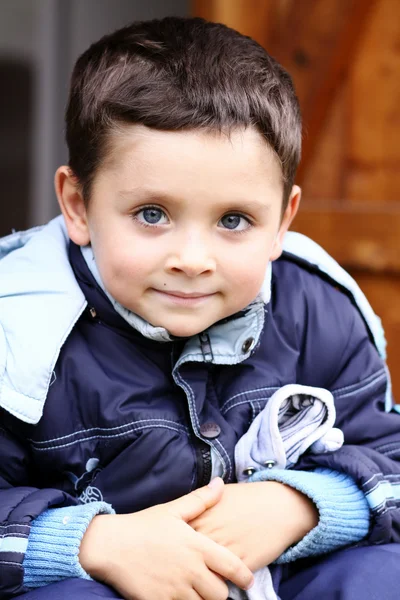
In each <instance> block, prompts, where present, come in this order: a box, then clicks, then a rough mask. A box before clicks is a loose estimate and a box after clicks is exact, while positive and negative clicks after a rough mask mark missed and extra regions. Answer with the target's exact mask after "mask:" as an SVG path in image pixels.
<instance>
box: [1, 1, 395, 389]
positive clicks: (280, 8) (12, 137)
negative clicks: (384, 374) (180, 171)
mask: <svg viewBox="0 0 400 600" xmlns="http://www.w3.org/2000/svg"><path fill="white" fill-rule="evenodd" d="M166 15H180V16H189V15H196V16H202V17H205V18H206V19H209V20H212V21H219V22H223V23H226V24H227V25H230V26H231V27H234V28H235V29H238V30H239V31H241V32H242V33H244V34H246V35H250V36H251V37H253V38H255V39H256V40H257V41H258V42H259V43H260V44H262V45H263V46H264V47H265V48H266V49H267V50H268V51H269V52H270V53H271V54H272V55H273V56H275V57H276V58H277V59H278V60H279V61H280V62H281V63H282V64H283V66H284V67H285V68H286V69H288V70H289V72H290V73H291V75H292V76H293V79H294V82H295V85H296V89H297V93H298V95H299V99H300V104H301V107H302V113H303V120H304V142H303V158H302V162H301V165H300V169H299V172H298V178H297V179H298V183H299V184H300V185H301V186H302V188H303V206H302V209H301V211H300V214H299V216H298V217H297V218H296V221H295V224H294V229H296V230H297V231H301V232H302V233H305V234H306V235H309V236H310V237H312V238H313V239H315V240H316V241H317V242H318V243H320V244H321V245H322V246H323V247H324V248H325V249H326V250H327V251H328V252H330V253H331V254H332V255H333V256H334V257H335V258H336V259H337V260H338V261H339V262H340V263H341V264H342V265H343V266H344V267H345V268H346V269H348V270H349V271H350V272H351V274H352V275H353V276H354V277H355V278H356V280H357V281H358V282H359V284H360V285H361V287H362V289H363V290H364V292H365V293H366V294H367V296H368V298H369V300H370V302H371V304H372V306H373V308H374V310H375V312H377V313H378V314H379V315H380V316H381V318H382V320H383V324H384V327H385V330H386V334H387V338H388V344H389V345H388V353H389V366H390V368H391V371H392V377H393V383H394V390H395V394H396V395H397V398H398V399H399V401H400V368H399V367H398V365H399V364H400V0H143V1H141V0H0V181H1V182H2V196H1V200H0V235H5V234H7V233H9V232H10V231H11V229H12V228H14V229H23V228H26V227H28V226H31V225H34V224H35V225H36V224H41V223H44V222H46V221H47V220H49V219H50V218H52V217H53V216H54V215H55V214H57V212H58V211H57V206H56V201H55V196H54V192H53V174H54V171H55V170H56V168H57V166H58V165H60V164H62V163H64V162H65V161H66V150H65V145H64V140H63V112H64V106H65V101H66V96H67V90H68V80H69V75H70V72H71V69H72V66H73V64H74V61H75V60H76V58H77V57H78V55H79V54H80V53H81V52H82V51H83V50H85V49H86V47H87V46H88V45H89V44H90V43H91V42H93V41H95V40H96V39H98V38H99V37H100V36H101V35H103V34H105V33H108V32H110V31H112V30H114V29H116V28H118V27H120V26H122V25H125V24H127V23H129V22H131V21H133V20H136V19H147V18H156V17H163V16H166Z"/></svg>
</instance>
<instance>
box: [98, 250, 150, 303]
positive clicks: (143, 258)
mask: <svg viewBox="0 0 400 600" xmlns="http://www.w3.org/2000/svg"><path fill="white" fill-rule="evenodd" d="M94 253H95V256H96V262H97V265H98V268H99V271H100V274H101V277H102V279H103V282H104V284H105V286H106V287H110V288H111V287H115V286H119V285H122V286H132V285H135V284H136V283H139V282H140V281H141V280H143V279H144V278H145V277H146V276H147V275H148V274H149V273H150V272H152V271H154V270H155V268H156V260H155V257H154V256H153V254H152V252H151V250H150V248H146V247H144V246H143V245H140V244H132V243H129V241H123V240H121V239H120V240H116V239H114V240H112V242H111V243H108V244H106V243H102V244H101V245H100V248H99V249H98V251H97V252H96V248H94ZM110 291H111V289H110Z"/></svg>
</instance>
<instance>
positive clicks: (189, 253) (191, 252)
mask: <svg viewBox="0 0 400 600" xmlns="http://www.w3.org/2000/svg"><path fill="white" fill-rule="evenodd" d="M166 269H167V271H169V272H172V273H173V272H176V273H178V272H181V273H184V274H185V275H187V277H191V278H193V277H198V276H199V275H204V274H211V273H213V272H214V271H215V269H216V261H215V258H214V257H213V256H212V254H211V253H210V252H209V250H208V245H207V244H206V243H205V241H204V240H202V239H198V238H195V237H192V236H190V237H188V238H187V239H186V240H181V241H180V243H179V244H178V245H177V249H176V250H175V251H174V252H173V253H171V254H170V256H169V257H168V259H167V262H166Z"/></svg>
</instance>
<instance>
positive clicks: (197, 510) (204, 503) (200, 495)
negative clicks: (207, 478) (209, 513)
mask: <svg viewBox="0 0 400 600" xmlns="http://www.w3.org/2000/svg"><path fill="white" fill-rule="evenodd" d="M223 491H224V482H223V480H222V479H221V478H220V477H216V478H215V479H213V480H212V481H211V482H210V483H209V484H208V485H206V486H204V487H202V488H199V489H198V490H194V491H193V492H190V494H186V496H182V497H181V498H177V500H173V501H172V502H168V504H167V506H166V507H167V508H168V511H169V512H172V514H173V515H174V516H176V517H178V518H179V519H182V520H183V521H185V522H186V523H188V522H189V521H191V520H192V519H195V518H196V517H198V516H199V515H201V514H202V513H203V512H204V511H206V510H207V509H208V508H211V507H212V506H214V504H217V502H219V500H221V496H222V492H223Z"/></svg>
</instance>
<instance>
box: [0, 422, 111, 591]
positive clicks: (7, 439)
mask: <svg viewBox="0 0 400 600" xmlns="http://www.w3.org/2000/svg"><path fill="white" fill-rule="evenodd" d="M6 420H7V415H6V414H5V413H3V412H0V597H1V598H7V597H9V596H13V595H15V594H19V593H21V592H23V591H24V587H26V586H29V587H37V586H38V585H44V583H50V580H49V574H51V576H52V577H53V579H52V581H57V580H59V579H62V578H64V577H72V576H82V575H83V573H84V572H83V569H82V568H81V567H80V565H79V561H78V559H77V555H78V550H79V543H80V538H79V534H80V537H82V535H83V533H82V530H84V528H85V527H86V526H87V525H88V524H89V522H90V520H91V518H92V517H93V515H94V514H97V513H99V512H110V511H111V507H109V505H106V504H105V503H96V505H97V506H79V505H78V503H79V501H78V500H77V499H76V498H73V497H72V496H69V495H68V494H66V493H64V492H62V491H60V490H56V489H37V488H35V487H34V486H32V481H31V477H30V461H29V453H28V450H27V448H26V447H25V445H24V444H23V442H22V441H21V440H19V439H18V438H17V436H15V435H14V434H13V433H11V431H10V430H9V428H7V427H6V425H5V421H6ZM53 507H60V508H53ZM61 507H64V508H61ZM67 507H68V508H67ZM66 511H67V513H68V515H70V519H69V521H68V522H65V517H66ZM46 523H47V525H46ZM51 523H53V525H54V524H57V523H58V525H59V527H58V532H57V538H55V537H54V536H53V539H52V540H50V543H51V544H53V545H55V544H58V549H59V550H60V552H58V553H55V552H52V551H51V550H50V549H49V538H48V536H46V531H48V529H49V528H50V527H51V525H50V524H51ZM72 533H73V535H71V534H72ZM61 550H62V552H61ZM44 555H45V558H46V561H47V578H46V577H45V578H44V579H43V576H44V575H45V573H44V569H43V568H38V566H39V564H40V563H42V564H43V556H44ZM71 557H72V560H71ZM74 557H76V559H75V558H74ZM63 563H64V564H63ZM66 565H69V568H68V569H67V568H66ZM79 569H80V574H78V571H79Z"/></svg>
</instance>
